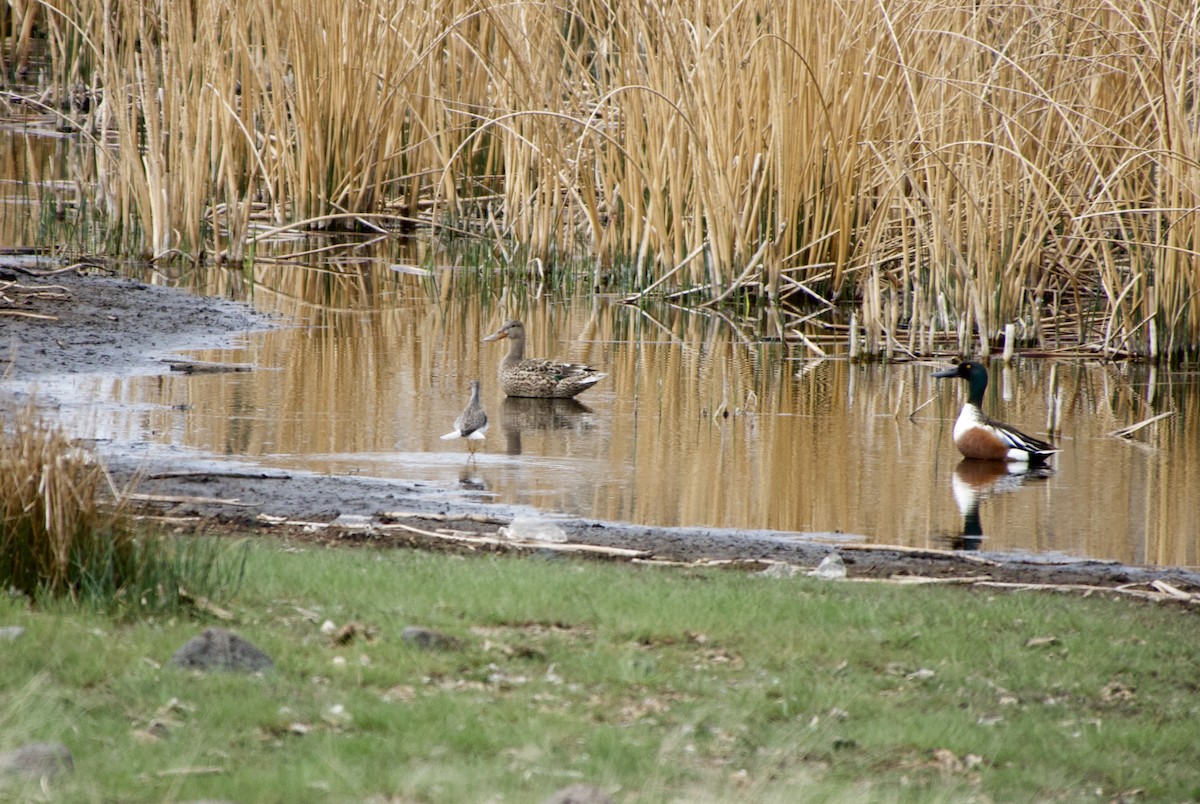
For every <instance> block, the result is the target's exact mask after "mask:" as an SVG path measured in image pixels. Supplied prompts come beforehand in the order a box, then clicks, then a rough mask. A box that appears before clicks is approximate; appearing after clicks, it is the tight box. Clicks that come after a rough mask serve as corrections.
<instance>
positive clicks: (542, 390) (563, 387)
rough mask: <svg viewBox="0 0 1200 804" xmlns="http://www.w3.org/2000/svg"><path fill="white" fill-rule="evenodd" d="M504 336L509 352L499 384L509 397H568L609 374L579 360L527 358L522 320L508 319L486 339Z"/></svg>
mask: <svg viewBox="0 0 1200 804" xmlns="http://www.w3.org/2000/svg"><path fill="white" fill-rule="evenodd" d="M504 338H507V339H508V340H509V341H510V344H509V347H508V355H507V356H506V357H505V358H504V360H503V361H501V363H500V372H499V375H500V387H501V388H503V389H504V393H506V394H508V395H509V396H518V397H535V398H540V399H569V398H571V397H573V396H575V395H576V394H578V393H581V392H582V391H586V390H587V389H589V388H591V387H592V386H593V385H595V384H596V383H598V382H599V381H600V380H602V379H603V378H605V377H607V376H608V375H607V374H602V373H601V372H599V371H596V369H594V368H592V367H591V366H585V365H582V364H580V363H560V362H559V361H557V360H548V359H546V358H544V357H525V325H524V324H522V323H521V322H520V321H516V320H512V321H506V322H505V323H504V326H502V327H500V329H498V330H496V332H495V333H493V334H492V335H489V336H488V337H486V338H484V341H499V340H503V339H504Z"/></svg>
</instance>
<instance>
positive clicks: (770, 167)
mask: <svg viewBox="0 0 1200 804" xmlns="http://www.w3.org/2000/svg"><path fill="white" fill-rule="evenodd" d="M43 5H44V7H45V8H46V13H45V14H44V15H43V24H44V25H45V27H46V28H47V29H48V30H49V31H50V32H51V36H50V38H51V39H54V40H55V41H62V40H65V39H67V38H73V41H75V42H76V43H77V47H74V48H67V47H59V48H52V57H57V58H61V59H73V60H74V61H73V62H72V65H71V66H59V67H58V68H57V69H55V70H54V71H53V74H54V75H55V76H62V77H63V79H62V80H68V79H67V78H66V77H68V76H75V77H76V79H75V80H81V81H83V82H84V83H88V82H90V83H91V84H93V85H94V86H95V87H96V89H97V90H98V93H99V95H100V96H101V97H102V102H101V103H99V104H96V105H95V106H94V108H93V112H92V115H93V120H92V125H93V126H94V127H95V130H96V131H97V132H98V138H99V140H100V142H101V143H102V144H101V146H100V148H99V151H100V153H99V156H98V158H97V160H96V166H97V174H96V175H95V176H93V177H91V180H93V181H95V182H96V188H97V189H96V192H97V194H98V195H100V197H101V198H102V199H103V200H104V201H105V208H106V209H108V210H109V212H110V215H111V218H112V220H113V222H114V223H116V224H117V225H119V226H121V227H124V228H125V230H127V231H129V232H135V231H136V232H139V233H140V236H141V238H142V248H143V249H145V250H146V251H148V252H150V253H151V254H155V255H159V254H163V253H170V252H172V251H173V250H175V249H181V250H183V251H184V252H187V253H191V254H196V253H199V252H200V251H201V250H203V249H206V248H215V250H216V252H217V253H218V254H221V255H222V256H224V257H227V258H230V259H235V260H236V259H240V258H241V256H242V255H243V253H244V251H245V249H246V247H247V245H249V244H250V243H251V242H252V240H253V239H254V238H255V237H256V236H258V235H256V232H257V231H259V230H260V227H263V226H267V227H273V226H280V225H288V224H296V225H299V226H302V228H303V227H324V226H344V225H347V223H348V222H349V223H354V224H356V225H362V226H368V227H371V226H376V225H379V223H380V221H381V219H380V218H378V217H375V216H377V215H379V214H383V215H384V219H383V220H385V221H386V218H387V217H391V218H393V219H394V221H393V222H396V221H399V222H402V223H408V224H411V223H413V222H419V223H421V224H422V225H431V226H435V227H436V226H440V225H444V224H448V223H454V224H455V225H456V226H465V227H467V228H469V229H471V230H472V231H474V232H476V233H478V234H479V236H482V237H499V238H502V239H503V240H504V241H505V246H506V248H508V247H510V246H511V245H513V244H516V245H518V246H520V247H522V248H523V249H525V250H526V251H527V252H528V253H529V254H530V255H531V256H532V257H538V258H542V259H549V258H552V257H556V256H560V255H564V254H566V255H579V256H585V257H590V258H593V259H595V260H597V262H598V263H599V264H600V265H601V266H602V267H607V266H614V265H620V264H629V265H630V267H631V268H632V271H631V275H632V277H633V280H632V281H633V282H634V283H635V285H636V287H635V288H634V289H635V290H638V289H641V288H645V287H648V286H650V285H651V284H652V283H655V282H656V281H658V280H659V279H660V278H662V277H666V276H668V275H669V276H670V278H669V280H668V281H667V282H664V283H662V284H661V285H660V286H659V288H658V292H673V291H677V290H680V289H688V288H702V292H700V293H697V294H692V295H691V296H689V298H690V299H692V300H693V301H696V300H700V301H703V300H710V301H711V300H715V299H724V298H728V296H729V294H730V291H731V290H739V289H745V290H749V291H753V292H758V291H764V292H766V293H767V294H768V295H770V296H772V297H776V296H780V297H792V298H793V299H794V300H795V302H796V303H798V304H808V303H809V302H814V301H818V302H825V303H837V302H845V301H850V302H853V303H854V304H855V305H857V307H858V316H857V319H858V321H859V322H860V324H861V326H862V327H863V332H862V335H863V336H864V349H865V350H866V352H867V353H868V354H882V353H884V352H886V351H887V350H889V349H895V348H905V349H909V350H915V351H925V350H927V349H928V348H931V345H932V344H933V343H934V342H935V341H938V340H943V339H945V338H948V337H951V338H954V337H956V338H957V339H958V341H959V342H960V344H961V345H962V346H963V347H965V348H972V349H976V348H979V347H980V346H982V347H983V348H990V347H991V346H992V345H994V344H996V343H997V342H998V336H999V334H1000V333H1002V332H1003V331H1004V328H1005V325H1006V324H1009V323H1015V324H1016V325H1017V326H1016V328H1015V329H1016V332H1017V333H1018V336H1019V337H1024V338H1025V339H1026V340H1027V341H1033V340H1036V339H1037V337H1038V335H1039V334H1040V333H1041V329H1042V322H1043V319H1044V318H1047V317H1055V318H1056V320H1057V323H1058V326H1059V327H1061V326H1063V324H1064V323H1065V322H1071V325H1072V326H1073V327H1074V328H1075V329H1076V337H1077V339H1078V340H1080V341H1082V342H1084V343H1085V344H1088V345H1090V346H1091V347H1092V348H1094V349H1095V350H1097V351H1101V352H1104V353H1106V354H1147V353H1149V352H1152V351H1155V352H1157V355H1155V356H1158V355H1163V356H1169V355H1175V354H1179V353H1183V352H1186V351H1188V350H1191V353H1192V354H1194V353H1195V350H1196V349H1197V348H1198V347H1200V309H1198V308H1197V304H1196V303H1195V300H1196V298H1197V294H1200V217H1198V216H1200V141H1198V138H1200V102H1198V100H1200V99H1198V97H1197V95H1198V94H1200V91H1198V87H1197V82H1198V80H1200V79H1198V78H1197V76H1200V19H1198V18H1197V15H1196V14H1195V9H1194V5H1193V4H1192V3H1191V2H1187V0H1146V2H1141V3H1137V4H1132V5H1130V4H1128V3H1124V2H1118V1H1117V0H1063V2H1059V3H1053V4H1050V3H1044V2H1035V1H1034V0H1018V2H1003V3H1001V2H994V0H984V1H983V2H977V3H969V4H961V3H944V2H936V1H935V0H888V1H887V2H878V3H851V4H845V3H835V2H832V1H831V0H814V2H811V3H777V2H769V1H768V0H752V2H734V0H717V2H710V1H709V0H706V1H705V2H698V1H697V0H691V2H688V1H687V0H683V1H680V0H667V1H666V2H663V3H617V4H613V3H607V2H597V0H574V1H573V2H567V3H560V4H555V5H547V4H543V3H532V2H509V1H508V0H505V2H498V0H482V2H480V1H478V0H477V1H475V2H463V0H449V2H437V3H434V2H430V0H407V1H406V2H400V3H396V2H394V1H393V0H360V2H354V3H343V2H335V0H289V1H288V2H283V1H282V0H213V2H208V3H202V4H194V3H190V2H182V1H181V0H159V1H158V2H154V3H125V2H117V1H116V0H103V1H102V2H97V0H86V2H85V0H45V2H44V3H43ZM62 89H63V90H64V91H65V90H66V89H67V88H66V87H63V88H62ZM210 240H211V241H213V242H210ZM697 250H699V256H696V257H693V255H694V254H696V252H697ZM899 329H907V331H908V335H907V337H906V338H905V339H904V340H903V341H901V340H900V339H899V337H900V333H899V331H898V330H899ZM976 339H978V342H976Z"/></svg>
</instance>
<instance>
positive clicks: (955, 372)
mask: <svg viewBox="0 0 1200 804" xmlns="http://www.w3.org/2000/svg"><path fill="white" fill-rule="evenodd" d="M933 376H935V377H962V378H963V379H964V380H966V381H967V383H968V387H969V388H970V391H969V393H968V395H967V403H966V404H965V405H963V408H962V412H961V413H959V414H958V420H957V421H955V422H954V446H956V447H958V451H959V452H961V453H962V454H963V455H965V456H966V457H968V458H977V459H981V460H987V461H1015V462H1020V463H1029V464H1040V463H1045V462H1046V460H1047V459H1048V458H1049V457H1050V456H1052V455H1054V454H1055V453H1056V452H1058V449H1057V448H1056V447H1055V446H1054V445H1053V444H1049V443H1047V442H1045V441H1042V440H1040V439H1037V438H1034V437H1033V436H1030V435H1026V434H1025V433H1022V432H1021V431H1020V430H1018V429H1016V428H1015V427H1012V426H1010V425H1007V424H1004V423H1003V422H998V421H995V420H993V419H990V418H988V417H987V416H985V415H984V413H983V392H984V391H985V390H986V389H987V384H988V374H987V369H986V368H984V366H983V364H982V363H977V362H975V361H974V360H966V361H964V362H962V363H959V364H958V365H957V366H955V367H954V368H951V369H946V370H945V371H939V372H937V373H935V374H934V375H933Z"/></svg>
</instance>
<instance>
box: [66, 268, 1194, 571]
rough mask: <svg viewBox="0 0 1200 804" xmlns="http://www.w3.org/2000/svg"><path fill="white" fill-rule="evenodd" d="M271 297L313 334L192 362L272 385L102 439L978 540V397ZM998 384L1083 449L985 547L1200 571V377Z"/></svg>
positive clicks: (400, 282)
mask: <svg viewBox="0 0 1200 804" xmlns="http://www.w3.org/2000/svg"><path fill="white" fill-rule="evenodd" d="M272 281H275V284H272ZM331 283H332V285H331ZM322 285H323V286H322ZM318 286H320V287H319V292H318V289H316V288H318ZM311 298H318V299H320V300H321V303H316V302H313V301H307V299H311ZM254 299H255V302H256V303H257V304H258V305H259V306H260V307H262V308H264V309H268V310H273V311H276V312H278V313H281V314H282V316H283V317H284V318H285V320H287V321H290V322H293V323H294V325H293V326H289V327H286V328H284V329H280V330H276V331H271V332H266V333H262V334H256V335H253V336H251V337H250V338H249V339H248V341H247V344H246V345H245V347H244V348H242V349H237V350H226V351H223V352H215V351H209V352H204V353H201V354H199V355H197V357H199V358H201V359H204V360H228V361H233V362H250V363H253V364H254V365H256V366H258V367H259V368H258V370H256V371H254V372H251V373H249V374H216V375H196V376H191V377H181V376H166V377H153V378H131V379H125V380H117V381H114V380H102V379H100V380H95V381H94V382H95V386H94V387H92V388H89V389H88V390H87V391H86V393H87V394H88V395H89V396H90V397H91V398H92V399H99V400H107V401H109V402H111V403H116V404H109V405H104V404H101V405H98V406H96V405H93V406H92V408H91V411H92V413H91V414H90V415H91V417H92V425H91V426H92V427H93V428H99V429H102V430H104V431H105V432H106V433H109V434H110V435H118V436H119V437H125V438H134V439H136V438H148V439H151V440H155V441H157V442H160V443H168V444H175V445H180V446H185V447H188V448H193V449H197V450H202V451H209V452H215V453H218V454H223V455H231V456H244V457H247V458H252V459H254V460H257V461H261V462H263V463H266V464H270V465H272V466H278V467H284V468H294V469H308V470H315V471H318V472H334V473H351V472H361V473H367V474H371V475H378V476H383V477H389V478H396V479H398V480H400V479H403V480H422V481H431V482H435V483H439V484H442V485H444V486H447V487H451V488H459V489H461V490H462V491H463V492H464V493H469V494H474V495H480V496H482V497H485V498H486V499H492V500H497V501H503V502H511V503H525V504H532V505H536V506H539V507H541V508H543V509H546V510H548V511H558V512H564V513H568V514H571V515H578V516H584V517H592V518H597V519H609V520H625V521H632V522H638V523H646V524H658V525H710V526H720V527H733V528H740V529H760V528H769V529H776V530H785V531H841V532H843V533H846V534H858V535H861V536H862V537H864V538H866V539H869V540H871V541H875V542H880V543H894V544H901V545H909V546H917V547H926V546H928V547H945V546H950V545H953V544H954V539H955V538H958V537H961V536H962V527H961V525H962V519H961V517H962V514H961V513H960V511H959V507H958V505H957V504H956V502H955V498H954V491H953V489H954V484H955V482H956V480H957V481H958V482H960V483H962V482H966V483H967V484H968V485H969V484H970V483H972V482H976V481H974V480H972V478H973V477H974V475H972V474H970V473H969V472H966V471H964V470H962V468H961V466H960V464H959V456H958V453H957V452H956V450H955V449H954V447H953V445H952V444H951V441H950V428H951V427H952V424H953V420H954V417H955V416H956V415H957V411H958V407H959V405H960V404H961V402H962V401H963V398H964V397H963V394H965V388H963V389H955V388H947V387H945V386H944V384H939V383H938V382H937V381H936V380H934V379H933V378H932V376H931V375H932V373H933V371H934V370H935V366H934V365H917V364H897V365H885V366H881V365H852V364H849V363H847V362H845V361H844V360H836V359H833V360H820V359H816V360H810V359H808V358H807V356H806V355H807V354H808V353H807V352H806V351H804V350H803V348H802V347H799V346H796V347H793V346H790V345H786V344H781V343H778V342H774V343H764V342H761V341H760V340H759V339H757V338H755V337H753V336H751V335H747V334H745V333H744V332H742V331H741V330H738V329H736V328H734V327H732V326H729V325H727V324H726V323H725V322H723V321H721V320H719V319H714V318H710V317H707V316H705V315H702V314H695V313H687V312H684V311H680V310H670V309H669V310H666V311H664V312H662V313H661V314H660V315H658V316H654V315H652V314H651V313H649V312H645V311H642V310H638V309H632V308H627V307H621V306H612V307H607V306H604V305H599V306H594V307H592V306H587V304H588V303H580V304H578V305H570V304H555V303H550V302H548V301H546V300H544V299H543V300H535V299H528V300H525V301H510V302H509V303H508V304H507V305H506V306H505V309H500V306H499V305H498V304H488V303H479V302H477V301H474V300H471V301H459V300H456V299H454V298H450V297H444V298H442V299H441V300H440V301H436V300H434V301H431V300H430V293H429V292H428V288H427V287H426V286H425V285H424V284H423V282H422V280H420V279H419V278H416V277H408V276H400V277H396V276H390V277H386V278H384V279H380V278H379V277H374V278H372V277H359V278H345V277H342V278H337V279H329V278H328V277H327V278H325V279H324V280H323V281H322V282H312V283H311V286H292V285H289V286H285V285H283V284H281V282H280V281H278V280H273V277H272V275H271V274H269V273H264V275H263V276H261V277H259V278H258V281H257V285H256V288H255V294H254ZM509 315H519V316H520V317H521V318H522V319H523V320H524V321H525V322H526V326H527V329H528V333H529V339H530V341H529V347H528V354H530V355H533V356H547V357H556V358H560V359H564V360H573V361H579V362H587V363H590V364H593V365H596V366H597V367H599V368H600V369H601V370H604V371H606V372H608V375H609V376H608V377H607V378H605V379H604V380H603V381H601V382H600V383H599V384H598V385H597V386H596V387H595V388H593V389H590V390H589V391H588V392H587V393H586V394H584V395H583V396H582V397H580V399H579V400H577V401H575V400H572V401H565V400H514V399H506V398H505V397H504V396H503V393H502V392H501V391H500V390H499V388H498V386H497V383H496V369H497V366H498V365H499V362H500V360H501V358H502V357H503V351H504V350H503V348H502V347H500V348H490V347H494V346H495V345H494V344H482V343H480V341H481V339H482V338H483V336H485V335H487V334H489V333H490V332H492V331H494V330H495V328H496V327H497V326H498V325H499V324H500V323H501V322H502V321H503V320H504V319H505V318H506V317H508V316H509ZM993 371H994V378H995V379H994V382H993V383H992V385H991V386H990V387H989V389H988V396H987V399H986V400H985V408H986V409H988V410H989V411H990V412H992V413H994V414H996V415H997V416H999V417H1002V418H1003V419H1004V420H1006V421H1009V422H1012V423H1013V424H1014V425H1016V426H1018V427H1021V428H1022V429H1025V430H1027V431H1029V432H1031V433H1034V434H1037V433H1040V432H1043V431H1044V429H1045V422H1046V421H1047V419H1048V416H1049V414H1050V412H1051V411H1055V410H1057V409H1058V408H1061V415H1060V416H1059V417H1058V419H1059V426H1060V427H1061V432H1060V434H1059V435H1058V437H1057V439H1056V440H1057V441H1058V442H1059V443H1060V446H1062V448H1063V452H1062V454H1061V455H1059V456H1058V457H1057V458H1056V459H1055V461H1054V462H1053V466H1054V468H1055V471H1054V472H1053V473H1052V474H1050V475H1049V476H1048V477H1042V478H1038V479H1037V482H1026V483H1024V484H1023V485H1022V486H1021V488H1019V489H1018V490H1017V491H1015V492H1014V493H1005V494H1000V493H996V492H997V491H999V488H998V486H999V483H1000V482H1001V481H1002V480H1003V479H1002V478H996V479H995V481H994V484H995V485H993V493H992V494H991V495H990V497H989V498H988V499H987V501H986V502H985V503H984V506H985V508H984V509H983V510H984V512H985V513H986V528H985V532H986V537H985V539H984V541H983V542H982V543H981V546H982V547H983V548H984V549H989V550H1028V551H1037V552H1041V551H1059V552H1063V553H1069V554H1075V555H1082V556H1092V557H1100V558H1113V559H1118V560H1122V561H1129V562H1134V563H1151V564H1187V565H1194V564H1197V563H1200V558H1198V555H1197V552H1198V550H1197V535H1196V531H1195V528H1194V525H1193V523H1195V522H1196V521H1200V495H1197V494H1196V493H1195V491H1196V489H1197V481H1198V476H1200V438H1198V437H1197V432H1196V430H1197V427H1200V424H1198V422H1200V388H1198V384H1197V380H1196V377H1195V376H1194V375H1188V374H1177V375H1161V374H1160V375H1159V376H1158V377H1155V378H1152V377H1148V376H1146V374H1145V373H1144V372H1143V371H1142V370H1141V369H1140V368H1139V367H1136V366H1129V365H1109V366H1101V365H1098V364H1084V363H1059V364H1055V363H1052V362H1050V361H1043V360H1038V361H1034V360H1027V361H1022V362H1019V363H1017V364H1016V365H1015V366H1014V367H1013V368H1012V369H1011V370H1000V369H999V364H996V365H994V366H993ZM1052 373H1056V374H1057V377H1056V379H1055V380H1054V382H1052V381H1051V379H1052V378H1051V374H1052ZM475 377H480V378H482V379H483V387H484V390H483V402H484V406H485V408H486V409H487V410H488V411H489V412H490V413H491V414H492V416H493V424H492V429H491V431H490V432H489V434H488V436H487V439H486V440H485V441H484V443H483V445H482V446H481V448H480V449H479V451H478V454H477V457H476V462H475V464H474V465H472V466H471V467H470V470H469V471H466V472H464V469H463V465H464V463H465V462H466V456H464V455H463V454H462V450H461V448H460V447H456V446H455V445H453V444H447V443H446V442H443V441H441V440H440V438H439V436H440V435H441V434H442V433H444V432H445V431H446V429H447V427H448V426H449V425H450V424H451V423H452V422H453V421H454V418H455V416H457V415H458V413H459V412H460V411H461V408H462V400H463V398H464V395H465V394H466V392H467V383H468V381H469V380H470V379H472V378H475ZM1053 388H1056V389H1057V390H1056V391H1055V392H1054V394H1053V396H1051V389H1053ZM930 400H933V402H932V403H930V404H928V405H927V406H925V407H922V405H925V403H927V402H929V401H930ZM126 406H132V407H126ZM918 409H919V410H918ZM914 410H918V412H917V413H916V415H915V416H913V417H911V418H910V413H912V411H914ZM1166 410H1171V411H1175V412H1176V413H1177V414H1178V415H1176V416H1174V417H1173V418H1170V419H1166V420H1163V421H1160V422H1158V423H1155V424H1154V425H1152V426H1150V427H1147V428H1145V429H1144V430H1143V431H1140V432H1139V433H1138V434H1137V436H1136V440H1135V441H1132V442H1129V441H1125V440H1120V439H1117V438H1112V437H1109V436H1107V435H1106V434H1107V433H1109V432H1111V431H1113V430H1116V429H1117V428H1119V427H1122V426H1126V425H1128V424H1130V423H1133V422H1137V421H1141V420H1143V419H1145V418H1147V417H1149V416H1150V415H1153V414H1154V413H1158V412H1162V411H1166ZM97 411H100V412H97ZM1026 480H1027V481H1029V480H1030V479H1029V478H1027V479H1026Z"/></svg>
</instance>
